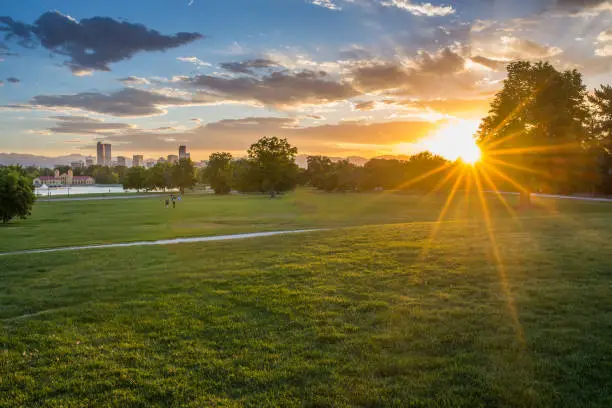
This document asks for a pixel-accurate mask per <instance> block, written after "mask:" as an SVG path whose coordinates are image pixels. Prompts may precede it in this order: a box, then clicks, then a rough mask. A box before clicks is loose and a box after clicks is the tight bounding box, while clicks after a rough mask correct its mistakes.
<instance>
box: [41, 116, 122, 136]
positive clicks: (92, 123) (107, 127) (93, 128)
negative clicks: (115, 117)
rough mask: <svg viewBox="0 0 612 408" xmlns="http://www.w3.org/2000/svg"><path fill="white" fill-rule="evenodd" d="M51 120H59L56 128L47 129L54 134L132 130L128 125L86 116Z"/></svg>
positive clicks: (104, 132) (61, 117)
mask: <svg viewBox="0 0 612 408" xmlns="http://www.w3.org/2000/svg"><path fill="white" fill-rule="evenodd" d="M51 119H55V120H57V124H56V126H53V127H51V128H49V129H47V130H48V131H50V132H53V133H64V134H106V133H109V132H110V133H112V132H116V131H119V130H127V129H130V128H132V126H130V125H128V124H126V123H109V122H104V121H102V120H99V119H93V118H89V117H86V116H52V117H51Z"/></svg>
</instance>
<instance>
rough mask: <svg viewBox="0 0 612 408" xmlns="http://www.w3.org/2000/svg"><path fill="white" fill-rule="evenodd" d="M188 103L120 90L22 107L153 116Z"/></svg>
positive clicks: (48, 98) (44, 99)
mask: <svg viewBox="0 0 612 408" xmlns="http://www.w3.org/2000/svg"><path fill="white" fill-rule="evenodd" d="M190 103H192V101H188V100H185V99H181V98H175V97H171V96H166V95H162V94H160V93H156V92H148V91H143V90H139V89H134V88H124V89H122V90H120V91H116V92H112V93H98V92H83V93H79V94H73V95H38V96H35V97H34V98H32V100H31V101H30V103H29V105H26V107H34V108H53V109H56V108H68V109H80V110H84V111H89V112H95V113H102V114H106V115H113V116H123V117H133V116H153V115H162V114H164V113H166V111H165V110H164V109H163V106H172V105H174V106H178V105H188V104H190Z"/></svg>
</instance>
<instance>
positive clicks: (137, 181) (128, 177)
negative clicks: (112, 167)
mask: <svg viewBox="0 0 612 408" xmlns="http://www.w3.org/2000/svg"><path fill="white" fill-rule="evenodd" d="M147 177H148V174H147V169H145V168H144V167H130V168H129V169H128V171H127V173H126V174H125V178H124V180H123V188H124V189H126V190H127V189H134V190H136V191H140V190H143V189H145V188H146V187H147Z"/></svg>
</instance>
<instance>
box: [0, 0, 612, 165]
mask: <svg viewBox="0 0 612 408" xmlns="http://www.w3.org/2000/svg"><path fill="white" fill-rule="evenodd" d="M5 3H6V4H3V5H2V10H1V11H0V129H1V130H0V152H4V153H29V154H37V155H46V156H58V155H64V154H71V153H78V154H83V155H92V156H93V155H95V143H96V142H97V141H103V142H105V143H111V144H112V145H113V155H114V156H117V155H124V156H128V157H131V156H132V155H133V154H143V155H145V157H151V158H154V157H155V158H156V157H159V156H162V155H164V156H165V155H167V154H176V150H177V146H178V145H179V144H186V145H187V146H188V149H189V151H190V152H191V154H192V157H193V158H194V159H196V160H202V159H206V158H207V156H208V154H210V153H211V152H216V151H228V152H231V153H233V154H235V155H241V154H244V151H245V150H246V149H247V148H248V147H249V146H250V145H251V144H252V143H254V142H255V141H256V140H257V139H258V138H260V137H262V136H278V137H286V138H287V139H288V140H289V142H290V143H292V144H293V145H295V146H297V147H298V149H299V151H300V153H303V154H325V155H329V156H335V157H338V156H342V157H345V156H354V155H358V156H363V157H374V156H379V155H385V154H411V153H416V152H418V151H420V150H424V149H430V150H436V149H438V150H443V151H444V153H445V155H446V156H447V157H448V156H450V155H452V150H453V149H454V147H453V146H454V143H458V142H457V141H458V140H463V141H464V140H465V136H466V134H465V133H466V132H472V131H473V130H475V129H476V127H477V124H478V120H479V119H480V118H482V117H483V116H484V115H486V113H487V110H488V106H489V103H490V101H491V99H492V97H493V96H494V94H495V92H496V91H498V90H499V89H500V87H501V86H502V81H503V79H504V77H505V66H506V64H507V63H508V62H509V61H513V60H517V59H524V60H530V61H540V60H543V61H549V62H551V63H552V64H554V65H555V66H556V67H557V68H558V69H578V70H580V71H581V72H582V73H583V75H584V81H585V83H586V84H587V86H588V87H589V88H590V89H592V88H594V87H597V86H599V85H600V84H605V83H609V82H612V79H611V73H612V29H610V28H611V27H612V25H611V22H612V1H607V0H606V1H602V0H459V1H447V2H441V1H437V0H431V1H421V0H146V1H144V0H142V1H141V0H130V1H123V2H115V1H108V0H104V1H98V0H90V1H87V2H85V1H75V0H70V1H69V0H23V1H19V2H17V1H15V2H5ZM441 129H443V131H441ZM441 132H442V133H441ZM461 143H463V142H461ZM449 150H450V151H451V152H450V153H449Z"/></svg>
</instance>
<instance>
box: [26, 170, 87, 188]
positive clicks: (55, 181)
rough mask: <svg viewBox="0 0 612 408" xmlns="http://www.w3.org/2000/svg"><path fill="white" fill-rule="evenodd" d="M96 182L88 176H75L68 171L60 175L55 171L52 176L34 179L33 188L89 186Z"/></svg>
mask: <svg viewBox="0 0 612 408" xmlns="http://www.w3.org/2000/svg"><path fill="white" fill-rule="evenodd" d="M95 183H96V181H95V180H94V178H93V177H90V176H75V175H74V174H73V173H72V170H68V172H67V173H65V174H60V172H59V170H55V175H53V176H40V177H37V178H35V179H34V186H35V187H41V186H43V185H46V186H47V187H61V186H90V185H92V184H95Z"/></svg>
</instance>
